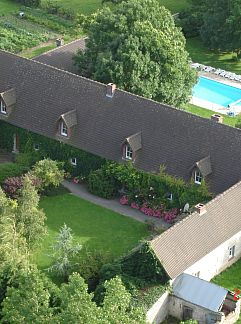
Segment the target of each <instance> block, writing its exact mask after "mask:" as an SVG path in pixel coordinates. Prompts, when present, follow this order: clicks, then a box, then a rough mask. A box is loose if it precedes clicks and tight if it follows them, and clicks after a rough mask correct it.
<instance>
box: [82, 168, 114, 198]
mask: <svg viewBox="0 0 241 324" xmlns="http://www.w3.org/2000/svg"><path fill="white" fill-rule="evenodd" d="M87 186H88V190H89V191H90V192H91V193H92V194H94V195H96V196H99V197H102V198H106V199H111V198H114V197H115V196H116V195H117V192H118V185H117V181H116V180H115V179H114V177H113V176H111V175H107V174H106V172H105V170H104V168H101V169H99V170H96V171H92V172H91V173H90V174H89V176H88V178H87Z"/></svg>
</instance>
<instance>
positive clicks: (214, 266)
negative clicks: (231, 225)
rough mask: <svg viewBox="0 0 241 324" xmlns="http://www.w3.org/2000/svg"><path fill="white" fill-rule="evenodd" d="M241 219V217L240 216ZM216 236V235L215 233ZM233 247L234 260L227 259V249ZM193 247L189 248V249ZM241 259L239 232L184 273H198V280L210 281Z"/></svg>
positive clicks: (240, 237) (240, 233) (240, 234)
mask: <svg viewBox="0 0 241 324" xmlns="http://www.w3.org/2000/svg"><path fill="white" fill-rule="evenodd" d="M240 217H241V215H240ZM217 235H218V233H217ZM233 245H235V253H234V258H232V259H229V248H230V247H232V246H233ZM192 248H195V247H190V249H192ZM240 257H241V231H240V232H238V233H237V234H236V235H234V236H233V237H231V238H230V239H229V240H227V241H226V242H224V243H223V244H221V245H219V246H218V247H217V248H216V249H215V250H213V251H212V252H210V253H208V254H207V255H206V256H205V257H203V258H202V259H200V260H199V261H197V262H196V263H194V264H193V265H192V266H191V267H189V268H187V269H186V270H185V271H184V273H187V274H190V275H193V276H194V275H195V274H196V273H198V272H200V275H199V278H201V279H205V280H207V281H210V280H211V279H212V278H213V277H214V276H215V275H217V274H219V273H220V272H221V271H223V270H224V269H225V268H227V267H229V266H230V265H231V264H233V263H234V262H236V261H237V259H238V258H240Z"/></svg>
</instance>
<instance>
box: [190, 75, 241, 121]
mask: <svg viewBox="0 0 241 324" xmlns="http://www.w3.org/2000/svg"><path fill="white" fill-rule="evenodd" d="M198 75H199V76H200V77H201V76H202V77H205V78H207V79H210V80H214V81H218V82H221V83H223V84H227V85H229V86H232V87H235V88H239V89H241V82H238V81H235V80H230V79H228V78H225V77H221V76H219V75H217V74H214V73H212V72H204V71H200V72H199V73H198ZM240 99H241V98H240ZM190 103H191V104H193V105H196V106H199V107H203V108H207V109H209V110H213V111H215V112H217V113H219V114H223V115H227V112H228V111H234V112H235V114H236V115H237V114H240V113H241V105H240V106H236V107H235V108H233V107H232V108H230V109H227V108H226V107H223V106H220V105H217V104H215V103H212V102H210V101H207V100H203V99H200V98H197V97H192V99H191V100H190Z"/></svg>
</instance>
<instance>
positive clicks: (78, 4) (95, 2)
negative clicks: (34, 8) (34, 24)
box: [42, 0, 188, 14]
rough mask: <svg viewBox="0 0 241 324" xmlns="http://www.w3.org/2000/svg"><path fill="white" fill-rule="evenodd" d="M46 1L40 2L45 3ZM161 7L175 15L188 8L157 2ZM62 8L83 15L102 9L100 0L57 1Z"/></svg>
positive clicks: (182, 2)
mask: <svg viewBox="0 0 241 324" xmlns="http://www.w3.org/2000/svg"><path fill="white" fill-rule="evenodd" d="M46 1H47V0H42V2H43V3H44V2H46ZM159 1H160V3H161V4H162V5H164V6H165V7H166V8H168V9H169V10H171V12H173V13H176V12H179V11H180V10H182V9H184V8H186V7H187V6H188V0H159ZM58 3H59V4H60V5H61V6H63V7H64V8H68V9H73V10H77V11H79V12H81V13H83V14H90V13H93V12H95V11H96V10H97V9H100V8H102V0H59V1H58Z"/></svg>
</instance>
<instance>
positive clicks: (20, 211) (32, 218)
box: [16, 175, 46, 248]
mask: <svg viewBox="0 0 241 324" xmlns="http://www.w3.org/2000/svg"><path fill="white" fill-rule="evenodd" d="M39 199H40V198H39V195H38V193H37V190H36V189H35V187H34V186H33V184H32V180H31V179H30V177H29V176H28V175H26V176H25V177H24V178H23V187H22V189H21V190H20V196H19V198H18V208H17V210H16V219H17V222H18V230H19V232H21V233H22V236H23V237H24V238H25V239H26V242H27V243H28V245H29V247H30V248H32V247H33V246H34V245H36V244H37V243H38V242H39V241H40V240H41V239H42V238H43V236H44V235H45V233H46V226H45V224H44V223H45V219H46V216H45V214H44V212H43V211H42V210H40V209H39V208H38V204H39Z"/></svg>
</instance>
